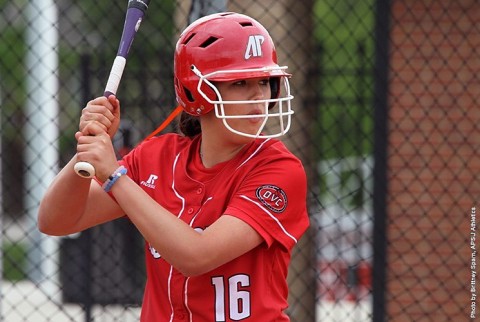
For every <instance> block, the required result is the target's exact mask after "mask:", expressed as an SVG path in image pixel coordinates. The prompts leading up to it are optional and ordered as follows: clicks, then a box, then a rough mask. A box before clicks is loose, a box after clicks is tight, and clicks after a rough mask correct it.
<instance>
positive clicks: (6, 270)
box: [3, 243, 27, 282]
mask: <svg viewBox="0 0 480 322" xmlns="http://www.w3.org/2000/svg"><path fill="white" fill-rule="evenodd" d="M26 254H27V252H26V247H25V245H23V244H19V243H15V244H12V243H4V245H3V279H4V280H7V281H11V282H15V281H19V280H22V279H25V277H26V274H25V267H26Z"/></svg>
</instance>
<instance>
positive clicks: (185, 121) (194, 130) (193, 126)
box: [178, 111, 202, 138]
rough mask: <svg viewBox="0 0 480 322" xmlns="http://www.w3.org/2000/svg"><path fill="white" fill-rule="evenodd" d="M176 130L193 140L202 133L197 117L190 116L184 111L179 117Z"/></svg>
mask: <svg viewBox="0 0 480 322" xmlns="http://www.w3.org/2000/svg"><path fill="white" fill-rule="evenodd" d="M178 128H179V130H180V132H181V133H182V134H183V135H185V136H188V137H190V138H193V137H194V136H196V135H198V134H200V133H202V128H201V126H200V120H199V119H198V117H197V116H193V115H190V114H188V113H186V112H185V111H183V112H182V114H181V115H180V122H179V123H178Z"/></svg>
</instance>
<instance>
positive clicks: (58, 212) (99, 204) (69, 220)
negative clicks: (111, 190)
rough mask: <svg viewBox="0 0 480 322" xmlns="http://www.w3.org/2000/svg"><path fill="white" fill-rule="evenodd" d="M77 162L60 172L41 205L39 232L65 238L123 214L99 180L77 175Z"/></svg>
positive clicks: (70, 163)
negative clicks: (75, 169) (75, 165)
mask: <svg viewBox="0 0 480 322" xmlns="http://www.w3.org/2000/svg"><path fill="white" fill-rule="evenodd" d="M76 161H77V159H76V157H74V158H72V160H70V162H69V163H68V164H67V165H66V166H65V167H64V168H63V169H62V170H61V171H60V172H59V173H58V175H57V176H56V177H55V179H54V181H53V182H52V184H51V185H50V186H49V187H48V189H47V191H46V193H45V195H44V197H43V198H42V200H41V202H40V207H39V211H38V229H39V230H40V231H41V232H43V233H45V234H48V235H54V236H65V235H69V234H72V233H76V232H79V231H82V230H85V229H87V228H89V227H93V226H95V225H98V224H100V223H103V222H107V221H110V220H113V219H115V218H118V217H120V216H122V215H123V212H122V210H121V208H120V207H119V206H118V204H116V203H115V202H114V201H113V200H112V198H110V197H109V196H108V195H107V194H106V193H105V192H104V191H103V190H102V188H101V187H100V185H99V184H98V183H97V182H96V181H94V180H90V179H84V178H81V177H79V176H78V175H77V174H76V173H75V171H74V170H73V166H74V164H75V163H76Z"/></svg>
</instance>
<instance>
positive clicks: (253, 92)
mask: <svg viewBox="0 0 480 322" xmlns="http://www.w3.org/2000/svg"><path fill="white" fill-rule="evenodd" d="M216 87H217V89H218V90H219V92H220V94H221V95H222V100H223V101H251V100H265V99H269V98H270V97H271V89H270V83H269V78H268V77H267V78H263V77H262V78H250V79H240V80H235V81H230V82H220V83H217V84H216ZM224 106H225V115H226V116H230V115H251V117H248V118H237V119H228V121H227V122H228V124H229V125H230V126H231V127H232V128H233V129H235V130H237V131H240V132H244V133H248V134H256V133H257V132H258V130H259V128H260V126H261V125H262V123H263V121H264V119H265V117H264V116H262V115H265V114H267V108H268V107H267V105H266V104H265V103H255V104H252V103H244V104H241V103H240V104H225V105H224ZM259 115H260V116H259Z"/></svg>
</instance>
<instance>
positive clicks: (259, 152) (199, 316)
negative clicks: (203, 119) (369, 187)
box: [122, 134, 308, 322]
mask: <svg viewBox="0 0 480 322" xmlns="http://www.w3.org/2000/svg"><path fill="white" fill-rule="evenodd" d="M200 140H201V137H200V136H197V137H196V138H194V139H190V138H188V137H183V136H180V135H177V134H167V135H162V136H160V137H156V138H153V139H151V140H149V141H146V142H143V143H142V144H141V145H139V146H138V147H137V148H136V149H134V150H133V151H132V152H131V153H129V154H128V155H127V156H125V157H124V159H123V161H122V164H124V165H125V167H127V169H128V175H129V176H130V177H131V178H132V179H133V180H134V181H135V182H137V183H138V184H139V185H140V186H141V187H142V188H143V189H144V190H145V191H146V192H147V193H148V194H149V195H150V196H151V197H152V198H153V199H155V200H156V201H157V202H158V203H159V204H161V205H162V206H163V207H165V208H166V209H168V210H169V211H170V212H172V213H173V214H175V215H177V216H178V218H180V219H181V220H183V221H185V222H186V223H188V224H189V225H190V226H191V227H192V228H194V229H196V230H197V231H199V232H201V231H203V230H204V229H206V228H207V227H208V226H209V225H211V224H212V223H213V222H215V221H216V220H217V219H218V218H219V217H220V216H222V215H224V214H228V215H230V216H235V217H237V218H240V219H241V220H243V221H245V222H246V223H248V224H249V225H250V226H251V227H253V228H254V229H255V230H256V231H257V232H258V233H259V234H260V235H261V236H262V237H263V239H264V243H262V244H261V245H259V246H257V247H256V248H254V249H252V250H251V251H249V252H247V253H246V254H244V255H242V256H240V257H238V258H236V259H234V260H232V261H231V262H228V263H226V264H224V265H222V266H220V267H218V268H216V269H214V270H212V271H210V272H208V273H206V274H203V275H200V276H194V277H185V276H184V275H182V274H181V273H180V272H178V271H177V270H176V269H175V268H174V267H172V266H171V265H170V264H169V263H168V262H166V261H165V260H163V259H162V255H161V254H159V253H158V252H157V251H156V250H155V249H153V248H152V247H151V246H149V245H148V243H146V269H147V283H146V287H145V294H144V299H143V304H142V314H141V321H143V322H164V321H165V322H167V321H191V322H207V321H208V322H213V321H244V320H245V321H268V322H271V321H289V318H288V316H287V315H286V314H285V313H284V310H285V309H286V308H287V296H288V289H287V282H286V278H287V270H288V265H289V262H290V254H291V249H292V247H293V246H294V245H295V244H296V242H297V241H298V239H299V238H300V236H301V235H302V234H303V233H304V232H305V230H306V228H307V227H308V215H307V210H306V187H307V183H306V176H305V171H304V169H303V166H302V164H301V162H300V161H299V160H298V159H297V158H296V157H295V156H294V155H293V154H291V153H290V152H289V151H288V150H287V149H286V147H285V146H284V145H283V143H282V142H280V141H278V140H273V139H266V140H265V139H256V140H254V141H253V142H252V143H251V144H249V145H248V146H246V147H245V148H243V149H242V151H240V152H239V153H238V154H237V155H236V156H235V157H234V158H233V159H231V160H229V161H226V162H223V163H221V164H217V165H216V166H214V167H212V168H205V167H204V166H203V164H202V162H201V160H200V153H199V147H200ZM179 238H181V236H179ZM205 256H209V254H205Z"/></svg>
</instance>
